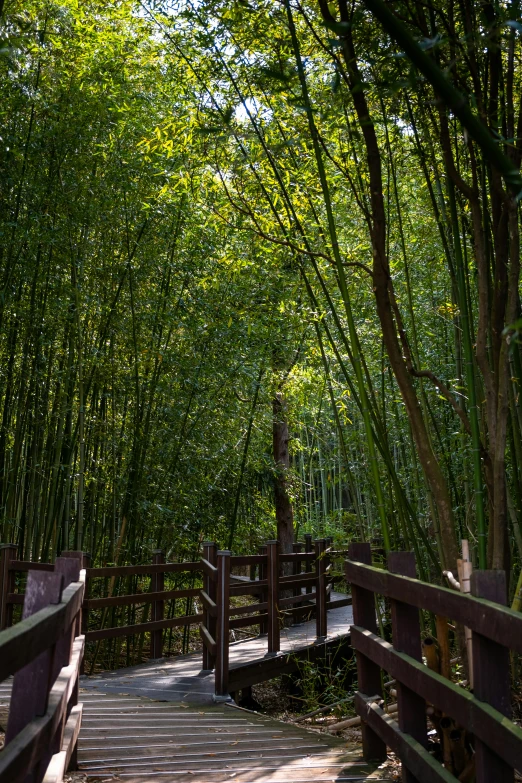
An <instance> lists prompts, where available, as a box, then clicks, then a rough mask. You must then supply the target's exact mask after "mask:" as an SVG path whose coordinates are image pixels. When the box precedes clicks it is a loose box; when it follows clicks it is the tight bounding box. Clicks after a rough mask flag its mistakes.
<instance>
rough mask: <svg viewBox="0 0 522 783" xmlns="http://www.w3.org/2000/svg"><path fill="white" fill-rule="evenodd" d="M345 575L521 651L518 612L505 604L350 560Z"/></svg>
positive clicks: (521, 625) (521, 626) (354, 582)
mask: <svg viewBox="0 0 522 783" xmlns="http://www.w3.org/2000/svg"><path fill="white" fill-rule="evenodd" d="M346 579H347V581H348V582H349V583H350V584H352V585H356V586H358V587H362V588H364V589H366V590H371V591H372V592H373V593H377V594H379V595H383V596H386V597H387V598H392V599H394V600H396V601H403V602H404V603H407V604H409V605H410V606H415V607H416V608H417V609H424V610H425V611H428V612H433V613H434V614H436V615H440V616H442V617H451V618H453V620H455V621H456V622H458V623H462V625H466V626H467V627H468V628H471V629H472V630H473V631H475V632H476V633H480V634H481V635H482V636H487V637H488V638H489V639H492V640H493V641H496V642H498V643H499V644H503V645H504V646H505V647H509V648H511V649H512V650H516V651H517V652H520V653H522V614H521V613H520V612H515V611H513V610H512V609H509V608H508V607H507V606H502V605H501V604H497V603H495V602H493V601H488V600H486V599H484V598H475V597H474V596H472V595H470V594H467V593H457V592H456V591H455V590H450V589H449V588H447V587H439V586H438V585H432V584H429V583H428V582H422V581H421V580H420V579H412V578H410V577H407V576H399V575H397V574H390V573H389V572H388V571H383V570H382V569H381V568H375V567H374V566H370V565H365V564H364V563H359V562H357V561H353V560H347V561H346Z"/></svg>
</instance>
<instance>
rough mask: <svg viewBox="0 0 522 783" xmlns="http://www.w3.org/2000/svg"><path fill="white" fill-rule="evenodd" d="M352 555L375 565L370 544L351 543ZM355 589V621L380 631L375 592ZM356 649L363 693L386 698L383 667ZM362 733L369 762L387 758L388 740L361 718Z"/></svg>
mask: <svg viewBox="0 0 522 783" xmlns="http://www.w3.org/2000/svg"><path fill="white" fill-rule="evenodd" d="M348 557H349V558H350V560H356V561H358V562H360V563H364V564H365V565H371V564H372V550H371V546H370V544H366V543H355V542H354V543H352V544H350V546H349V549H348ZM351 589H352V608H353V624H354V625H357V626H359V627H361V628H365V629H366V630H368V631H371V632H372V633H377V617H376V612H375V596H374V594H373V593H372V591H371V590H366V589H365V588H364V587H359V586H358V585H355V584H352V585H351ZM356 652H357V680H358V689H359V692H360V693H362V694H363V695H364V696H373V695H374V694H375V695H377V696H380V697H382V681H381V670H380V667H379V666H378V665H377V664H376V663H374V662H373V661H371V660H370V659H369V658H367V657H366V656H365V655H363V654H362V653H360V652H359V650H357V651H356ZM361 718H362V716H361ZM361 734H362V746H363V756H364V759H365V761H380V762H382V761H385V760H386V758H387V754H386V743H385V742H383V741H382V739H381V738H380V737H379V735H378V734H377V733H376V732H375V731H373V729H371V728H370V727H369V726H368V724H367V723H366V722H365V721H364V720H361Z"/></svg>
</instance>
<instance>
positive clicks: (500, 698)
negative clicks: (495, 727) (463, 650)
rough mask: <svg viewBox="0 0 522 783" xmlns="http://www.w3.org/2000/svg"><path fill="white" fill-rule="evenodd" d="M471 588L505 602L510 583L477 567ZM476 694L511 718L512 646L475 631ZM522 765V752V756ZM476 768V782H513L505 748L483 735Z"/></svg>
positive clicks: (500, 573) (501, 575)
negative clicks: (493, 744)
mask: <svg viewBox="0 0 522 783" xmlns="http://www.w3.org/2000/svg"><path fill="white" fill-rule="evenodd" d="M471 592H472V593H473V595H474V596H477V597H479V598H487V599H488V600H489V601H495V602H497V603H498V604H499V605H500V604H505V603H506V598H507V586H506V575H505V573H504V571H474V572H473V573H472V575H471ZM472 649H473V694H474V696H476V698H477V699H479V700H480V701H482V702H487V704H489V705H491V706H492V707H494V709H496V710H498V712H499V713H501V714H502V715H505V716H506V717H507V718H508V719H511V718H512V708H511V687H510V686H511V682H510V660H509V649H508V648H507V647H504V646H503V645H501V644H497V643H496V642H494V641H492V640H491V639H489V638H487V637H485V636H483V635H482V634H480V633H477V632H476V631H474V632H473V633H472ZM519 759H520V763H519V764H518V766H519V767H522V755H521V756H520V757H519ZM475 769H476V780H477V783H490V782H491V781H493V780H494V781H495V783H512V782H513V780H514V777H515V776H514V773H513V768H512V767H511V766H510V765H509V764H508V763H507V762H506V761H505V756H504V749H502V750H501V752H500V753H495V752H494V751H492V750H491V748H490V746H489V742H488V741H487V740H486V741H484V740H482V739H481V738H480V737H479V738H478V739H476V740H475Z"/></svg>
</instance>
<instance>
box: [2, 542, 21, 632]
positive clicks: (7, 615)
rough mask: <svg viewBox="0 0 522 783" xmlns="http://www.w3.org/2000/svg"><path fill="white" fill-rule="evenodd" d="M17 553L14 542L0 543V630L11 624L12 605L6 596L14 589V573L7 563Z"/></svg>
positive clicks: (15, 556) (15, 557)
mask: <svg viewBox="0 0 522 783" xmlns="http://www.w3.org/2000/svg"><path fill="white" fill-rule="evenodd" d="M17 555H18V547H17V546H16V545H15V544H0V631H3V630H4V628H9V626H10V625H11V624H12V619H13V606H12V604H10V603H9V602H8V597H9V593H12V592H13V591H14V586H15V573H14V571H10V570H9V564H10V562H11V561H12V560H16V559H17Z"/></svg>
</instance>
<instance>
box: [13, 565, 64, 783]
mask: <svg viewBox="0 0 522 783" xmlns="http://www.w3.org/2000/svg"><path fill="white" fill-rule="evenodd" d="M62 584H63V576H62V574H61V573H53V572H49V571H29V573H28V575H27V586H26V589H25V598H24V608H23V614H22V619H24V620H25V619H26V617H30V616H31V615H33V614H35V612H39V611H40V609H44V608H45V607H46V606H49V605H50V604H59V603H60V601H61V598H62ZM54 654H55V647H54V646H53V647H50V648H49V649H47V650H44V652H42V653H40V655H38V656H37V657H36V658H35V659H34V661H32V662H31V663H29V664H27V666H24V667H23V669H20V671H18V672H16V674H15V676H14V680H13V690H12V693H11V708H10V710H9V718H8V721H7V731H6V734H5V744H6V745H7V744H8V743H9V742H11V741H12V740H13V739H14V738H15V737H16V736H17V735H18V734H19V733H20V732H21V731H22V729H24V728H25V727H26V726H27V724H28V723H30V722H31V721H32V720H33V719H34V718H36V717H39V716H41V715H45V712H46V710H47V704H48V699H49V691H50V689H51V687H52V685H53V683H54V680H53V679H52V672H53V669H54ZM37 766H38V769H35V770H33V771H32V772H31V773H30V774H29V775H28V776H27V777H26V779H25V780H26V781H27V783H39V780H41V777H43V776H40V777H38V776H39V772H40V765H37Z"/></svg>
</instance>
